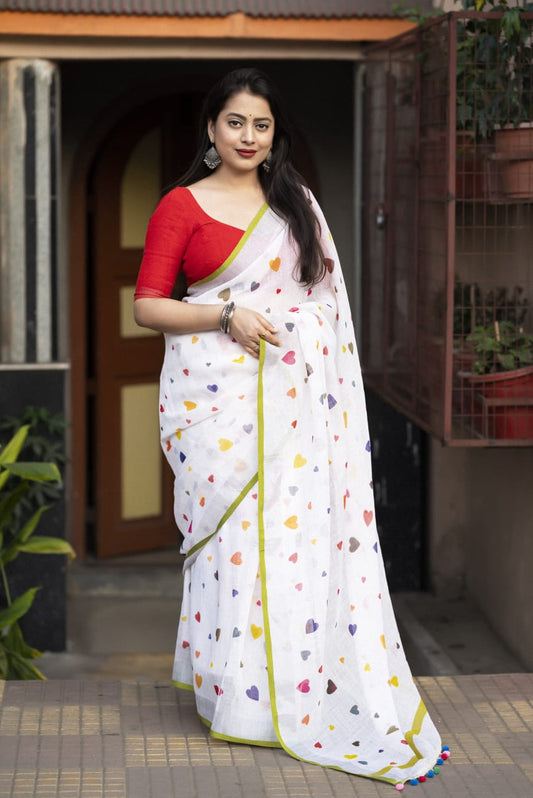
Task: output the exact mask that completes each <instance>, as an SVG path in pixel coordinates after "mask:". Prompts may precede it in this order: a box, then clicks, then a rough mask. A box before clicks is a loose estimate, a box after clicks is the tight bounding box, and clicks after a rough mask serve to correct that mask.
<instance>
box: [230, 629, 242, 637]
mask: <svg viewBox="0 0 533 798" xmlns="http://www.w3.org/2000/svg"><path fill="white" fill-rule="evenodd" d="M231 636H232V637H240V636H241V631H240V629H237V627H235V628H234V630H233V634H232V635H231Z"/></svg>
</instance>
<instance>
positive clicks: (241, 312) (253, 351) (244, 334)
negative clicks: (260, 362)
mask: <svg viewBox="0 0 533 798" xmlns="http://www.w3.org/2000/svg"><path fill="white" fill-rule="evenodd" d="M229 332H230V335H231V336H232V337H233V338H235V340H236V341H237V343H239V344H240V345H241V346H242V347H243V349H245V350H246V351H247V352H248V353H249V354H250V355H252V357H255V358H258V357H259V341H260V339H261V338H263V340H264V341H266V343H267V344H272V346H281V341H280V340H279V339H278V338H276V334H277V332H278V331H277V330H276V328H275V327H274V326H273V325H272V324H271V323H270V322H269V321H268V320H267V319H265V317H264V316H261V314H260V313H257V312H256V311H255V310H249V309H248V308H240V307H236V308H235V312H234V314H233V318H232V320H231V325H230V329H229Z"/></svg>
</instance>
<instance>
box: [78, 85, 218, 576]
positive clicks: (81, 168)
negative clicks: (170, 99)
mask: <svg viewBox="0 0 533 798" xmlns="http://www.w3.org/2000/svg"><path fill="white" fill-rule="evenodd" d="M211 83H212V77H211V75H209V74H207V75H205V76H202V77H198V76H197V75H191V76H190V80H189V79H188V81H187V85H186V86H185V85H184V86H183V90H184V92H187V93H188V92H190V91H191V89H193V90H198V91H206V90H207V89H208V88H209V86H210V85H211ZM176 88H177V87H176V83H175V82H174V81H173V82H170V81H169V83H167V84H166V85H164V84H161V83H160V82H158V83H154V85H153V87H148V88H146V89H144V90H143V91H141V92H139V91H135V90H131V91H129V92H127V93H126V94H124V95H123V96H122V97H121V98H120V99H119V100H117V101H116V102H113V104H112V105H110V106H108V107H107V108H105V109H104V110H103V111H102V112H101V113H100V114H99V116H98V118H97V119H96V120H95V122H94V123H93V124H92V125H91V127H90V129H89V131H88V132H87V133H86V135H85V136H84V137H83V138H82V140H81V142H80V144H79V146H78V147H77V149H76V151H75V155H74V158H73V160H72V163H73V167H72V174H71V179H70V184H69V192H68V203H69V212H68V216H67V219H68V225H69V235H68V255H67V257H68V261H69V266H68V275H69V341H70V396H69V400H68V409H69V422H70V452H69V455H70V466H69V476H70V478H69V487H70V490H69V493H68V506H67V516H68V522H67V523H68V529H69V531H70V535H69V540H70V541H71V543H72V546H73V547H74V550H75V551H76V555H77V557H78V559H79V560H81V561H83V560H84V559H85V558H86V556H87V518H86V512H87V457H88V454H89V446H88V441H87V421H88V414H87V406H86V398H87V356H88V346H87V322H88V320H87V301H88V269H89V266H90V264H89V261H88V256H87V253H88V244H89V235H90V231H89V229H88V224H87V218H88V213H89V210H90V207H89V196H88V184H89V178H90V175H91V171H92V169H93V167H94V164H95V163H96V161H97V159H98V157H99V154H100V151H101V149H102V147H103V146H104V144H105V141H106V139H107V137H108V135H109V134H110V133H111V131H112V130H113V128H114V127H115V126H116V125H118V124H119V123H120V121H121V119H122V118H123V117H125V116H127V115H128V114H130V113H131V112H132V111H134V110H135V109H136V108H137V107H140V106H142V105H144V104H146V103H148V102H149V101H150V100H155V99H157V98H159V97H164V96H165V95H168V94H171V93H176ZM178 90H179V87H178Z"/></svg>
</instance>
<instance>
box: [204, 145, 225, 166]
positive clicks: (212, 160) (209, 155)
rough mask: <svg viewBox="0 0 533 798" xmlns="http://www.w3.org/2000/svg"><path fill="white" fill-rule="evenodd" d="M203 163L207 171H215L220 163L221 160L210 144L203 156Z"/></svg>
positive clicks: (213, 146)
mask: <svg viewBox="0 0 533 798" xmlns="http://www.w3.org/2000/svg"><path fill="white" fill-rule="evenodd" d="M204 163H205V165H206V166H208V167H209V169H216V168H217V166H218V165H219V164H221V163H222V158H221V157H220V155H219V154H218V152H217V148H216V147H215V145H214V144H211V146H210V147H209V149H208V150H207V152H206V154H205V155H204Z"/></svg>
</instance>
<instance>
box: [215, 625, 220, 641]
mask: <svg viewBox="0 0 533 798" xmlns="http://www.w3.org/2000/svg"><path fill="white" fill-rule="evenodd" d="M219 638H220V627H219V628H218V629H217V630H216V632H215V640H216V641H217V643H218V640H219Z"/></svg>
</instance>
